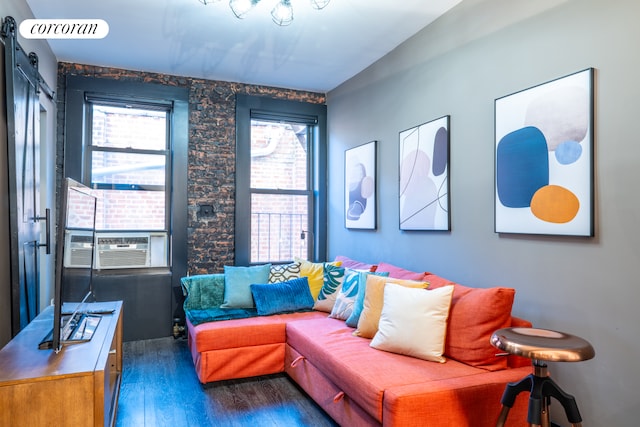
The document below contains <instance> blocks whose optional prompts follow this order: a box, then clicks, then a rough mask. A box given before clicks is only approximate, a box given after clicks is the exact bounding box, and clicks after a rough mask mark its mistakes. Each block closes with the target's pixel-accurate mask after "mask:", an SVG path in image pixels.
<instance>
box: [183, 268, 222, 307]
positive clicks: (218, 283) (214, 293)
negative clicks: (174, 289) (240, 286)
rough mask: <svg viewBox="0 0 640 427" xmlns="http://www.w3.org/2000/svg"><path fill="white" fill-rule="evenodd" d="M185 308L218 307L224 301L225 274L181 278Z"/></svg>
mask: <svg viewBox="0 0 640 427" xmlns="http://www.w3.org/2000/svg"><path fill="white" fill-rule="evenodd" d="M180 283H181V284H182V288H183V290H184V294H185V295H186V296H187V297H186V298H185V300H184V309H185V310H205V309H208V308H218V307H220V305H222V303H223V301H224V274H200V275H196V276H187V277H183V278H181V279H180Z"/></svg>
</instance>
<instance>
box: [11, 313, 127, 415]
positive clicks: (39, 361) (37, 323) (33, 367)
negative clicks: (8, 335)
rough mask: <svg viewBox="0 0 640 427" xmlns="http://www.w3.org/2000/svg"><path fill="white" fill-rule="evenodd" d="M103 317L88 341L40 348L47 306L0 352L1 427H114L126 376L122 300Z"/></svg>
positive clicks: (47, 328) (50, 318) (47, 319)
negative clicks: (58, 350)
mask: <svg viewBox="0 0 640 427" xmlns="http://www.w3.org/2000/svg"><path fill="white" fill-rule="evenodd" d="M105 304H109V305H112V306H113V309H114V312H113V314H107V315H102V318H101V320H100V323H99V324H98V327H97V329H96V331H95V332H94V335H93V338H92V339H91V341H89V342H85V343H81V344H70V345H65V346H63V348H62V350H61V351H60V352H59V353H57V354H56V353H55V352H54V351H53V350H39V349H38V344H39V343H40V341H41V340H42V339H43V338H44V337H45V336H46V335H47V333H48V332H49V331H50V330H51V326H52V324H53V309H52V307H47V309H45V310H44V311H43V312H42V313H41V314H40V315H39V316H38V317H36V318H35V319H34V320H33V321H32V322H31V323H30V324H29V325H28V326H27V327H26V328H24V329H23V330H22V331H21V332H20V333H19V334H18V335H16V336H15V338H14V339H13V340H11V341H10V342H9V343H8V344H7V345H6V346H5V347H4V348H3V349H2V350H0V426H34V427H37V426H52V425H55V426H79V427H80V426H103V425H104V426H112V425H114V424H115V417H116V410H117V407H118V394H119V391H120V380H121V376H122V302H120V301H114V302H110V303H104V302H101V303H100V305H101V307H103V306H104V305H105Z"/></svg>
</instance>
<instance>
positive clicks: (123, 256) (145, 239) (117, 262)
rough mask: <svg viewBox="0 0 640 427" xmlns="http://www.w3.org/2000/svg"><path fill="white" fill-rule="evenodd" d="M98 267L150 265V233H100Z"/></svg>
mask: <svg viewBox="0 0 640 427" xmlns="http://www.w3.org/2000/svg"><path fill="white" fill-rule="evenodd" d="M96 240H97V242H96V245H97V251H96V268H97V269H109V268H140V267H149V266H150V257H149V240H150V236H149V233H117V234H115V233H114V234H111V233H109V234H98V235H97V236H96Z"/></svg>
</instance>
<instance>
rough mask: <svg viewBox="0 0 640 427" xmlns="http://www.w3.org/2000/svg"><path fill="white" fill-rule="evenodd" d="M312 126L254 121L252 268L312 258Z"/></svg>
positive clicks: (252, 152) (252, 122) (252, 144)
mask: <svg viewBox="0 0 640 427" xmlns="http://www.w3.org/2000/svg"><path fill="white" fill-rule="evenodd" d="M308 142H309V126H308V125H306V124H298V123H294V122H288V121H283V122H274V121H266V120H256V119H252V120H251V189H250V191H251V237H250V239H251V258H250V262H251V263H258V262H285V261H290V260H292V259H293V258H294V257H299V258H303V259H307V258H308V257H309V253H308V251H309V245H308V244H307V242H308V233H309V230H310V229H311V228H310V222H309V220H310V217H309V212H310V211H311V210H312V209H311V206H312V203H313V199H312V192H311V188H310V182H309V156H308V154H309V147H308Z"/></svg>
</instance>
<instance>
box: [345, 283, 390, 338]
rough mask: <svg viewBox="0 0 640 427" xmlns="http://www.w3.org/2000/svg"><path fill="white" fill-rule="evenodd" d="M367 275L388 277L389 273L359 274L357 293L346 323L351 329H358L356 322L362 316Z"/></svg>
mask: <svg viewBox="0 0 640 427" xmlns="http://www.w3.org/2000/svg"><path fill="white" fill-rule="evenodd" d="M369 274H375V275H376V276H383V277H388V276H389V273H388V272H386V271H384V272H377V271H376V272H375V273H369V272H361V273H360V274H359V276H358V291H357V292H358V293H357V294H356V298H355V301H354V302H353V310H352V311H351V314H350V315H349V317H347V320H346V323H347V326H349V327H351V328H356V327H358V320H360V314H362V310H363V309H364V295H365V290H366V289H367V276H368V275H369Z"/></svg>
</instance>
